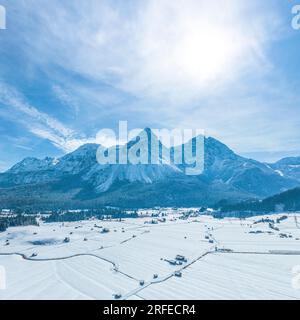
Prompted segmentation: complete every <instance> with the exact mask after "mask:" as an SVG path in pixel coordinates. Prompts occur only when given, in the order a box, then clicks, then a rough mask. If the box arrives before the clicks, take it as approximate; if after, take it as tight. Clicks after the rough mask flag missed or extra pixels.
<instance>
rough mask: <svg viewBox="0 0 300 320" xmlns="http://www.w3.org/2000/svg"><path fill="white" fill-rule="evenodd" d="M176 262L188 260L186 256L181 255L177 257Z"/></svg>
mask: <svg viewBox="0 0 300 320" xmlns="http://www.w3.org/2000/svg"><path fill="white" fill-rule="evenodd" d="M175 260H177V261H183V262H187V259H186V258H185V256H182V255H180V254H178V255H177V256H176V257H175Z"/></svg>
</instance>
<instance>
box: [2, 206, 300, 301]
mask: <svg viewBox="0 0 300 320" xmlns="http://www.w3.org/2000/svg"><path fill="white" fill-rule="evenodd" d="M159 211H161V210H155V209H153V210H152V211H151V210H148V212H146V211H143V212H142V214H143V215H145V214H146V213H148V217H147V216H144V217H140V218H136V219H125V220H123V221H121V222H120V221H100V220H90V221H81V222H72V223H64V224H62V223H50V224H44V223H41V225H40V227H37V226H26V227H14V228H9V229H8V230H7V231H6V232H3V233H0V266H3V267H4V268H5V270H6V276H7V279H6V290H0V299H112V298H113V294H116V293H120V294H122V299H130V300H131V299H133V300H135V299H299V298H300V290H296V289H294V288H293V286H292V280H293V277H294V276H295V275H293V274H292V269H293V267H294V266H296V265H299V264H300V252H299V251H300V240H297V239H299V238H300V229H299V228H300V226H299V225H298V219H299V221H300V215H299V214H292V215H289V218H288V219H286V220H283V221H282V222H281V223H279V224H278V223H276V224H275V226H276V227H278V228H279V229H280V231H276V230H273V229H271V228H270V226H269V223H262V222H261V223H254V222H257V221H259V220H260V219H261V218H262V217H252V218H249V219H246V220H239V219H234V218H226V219H222V220H217V219H214V218H212V217H211V216H198V217H191V218H188V219H186V220H182V219H179V216H180V215H181V213H183V212H188V211H189V210H188V209H177V210H175V209H173V210H171V209H165V210H164V212H165V213H166V214H167V216H166V222H158V224H150V223H145V222H150V221H151V220H152V219H153V218H152V217H150V216H149V215H150V214H151V212H152V213H154V212H156V213H157V212H159ZM149 212H150V213H149ZM282 215H283V214H279V215H269V216H268V217H269V218H270V219H274V220H276V218H278V217H281V216H282ZM264 218H266V217H264ZM103 228H107V229H109V232H108V233H101V230H103ZM250 232H252V233H250ZM253 232H260V233H253ZM281 233H284V234H287V235H290V236H291V237H290V238H289V237H288V238H281V237H280V234H281ZM66 237H69V238H70V242H69V243H66V242H64V241H63V240H64V239H65V238H66ZM205 237H209V239H210V240H212V242H213V243H210V242H209V241H208V239H206V238H205ZM85 239H86V241H84V240H85ZM7 241H8V242H9V245H5V244H6V242H7ZM215 247H217V248H218V251H216V249H215ZM222 249H230V250H233V252H224V250H223V251H222ZM276 250H277V251H276ZM278 250H284V251H278ZM276 252H277V253H278V252H279V253H280V252H281V254H276ZM283 253H290V254H283ZM176 255H183V256H184V257H185V258H186V259H187V262H184V263H183V264H182V265H172V264H171V263H169V262H168V261H171V260H174V259H175V257H176ZM177 270H178V271H179V270H180V271H181V272H182V277H181V278H179V277H175V276H174V272H175V271H177ZM154 274H157V275H158V277H157V278H154V276H153V275H154ZM141 280H144V281H145V284H144V285H143V286H142V285H140V281H141Z"/></svg>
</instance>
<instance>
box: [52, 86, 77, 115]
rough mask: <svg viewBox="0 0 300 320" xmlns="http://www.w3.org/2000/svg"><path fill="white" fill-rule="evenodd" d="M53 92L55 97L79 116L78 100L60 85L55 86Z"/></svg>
mask: <svg viewBox="0 0 300 320" xmlns="http://www.w3.org/2000/svg"><path fill="white" fill-rule="evenodd" d="M52 90H53V92H54V94H55V96H56V97H57V98H58V99H59V100H60V101H61V102H62V103H63V104H64V105H66V106H68V107H69V108H71V109H72V110H73V111H74V112H75V114H76V115H78V111H79V105H78V102H77V101H76V99H75V98H74V97H73V96H72V95H71V94H70V93H69V92H67V91H66V89H64V88H62V87H61V86H59V85H53V86H52Z"/></svg>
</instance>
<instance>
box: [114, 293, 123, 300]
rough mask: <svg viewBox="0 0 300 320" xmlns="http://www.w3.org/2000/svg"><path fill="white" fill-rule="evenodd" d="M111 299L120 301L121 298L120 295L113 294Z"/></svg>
mask: <svg viewBox="0 0 300 320" xmlns="http://www.w3.org/2000/svg"><path fill="white" fill-rule="evenodd" d="M113 297H114V299H116V300H118V299H121V298H122V295H121V293H115V294H114V295H113Z"/></svg>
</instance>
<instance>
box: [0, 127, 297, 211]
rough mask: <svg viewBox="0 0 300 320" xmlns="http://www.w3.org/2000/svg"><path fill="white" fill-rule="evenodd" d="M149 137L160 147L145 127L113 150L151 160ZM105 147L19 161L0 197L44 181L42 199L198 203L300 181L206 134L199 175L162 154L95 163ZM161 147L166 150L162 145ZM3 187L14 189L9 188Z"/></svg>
mask: <svg viewBox="0 0 300 320" xmlns="http://www.w3.org/2000/svg"><path fill="white" fill-rule="evenodd" d="M147 137H148V139H147ZM149 141H151V142H152V143H155V144H157V145H161V142H160V141H159V140H158V139H157V137H156V136H155V135H154V134H153V133H152V132H151V130H149V129H145V130H144V131H143V132H141V134H140V135H139V136H138V137H137V138H134V139H132V140H131V141H130V142H128V143H127V144H126V145H123V146H118V148H117V150H118V151H119V152H123V153H124V152H125V153H126V152H128V153H130V152H135V153H136V155H138V154H139V155H140V152H141V151H140V149H145V150H148V158H149V159H150V158H151V156H152V155H151V149H150V148H148V149H147V147H149V146H150V142H149ZM188 143H191V142H188ZM137 146H139V148H140V149H139V148H137ZM99 148H100V149H99ZM177 148H182V146H179V147H177ZM105 150H106V149H105V148H104V147H102V146H100V145H97V144H86V145H83V146H81V147H80V148H79V149H77V150H75V151H74V152H72V153H70V154H67V155H65V156H63V157H61V158H59V159H52V158H45V159H44V160H39V159H35V158H27V159H24V160H23V161H21V162H20V163H18V164H16V165H15V166H14V167H12V168H11V169H10V170H8V171H7V172H5V173H3V174H0V188H2V189H0V198H1V193H2V195H3V197H2V198H1V199H4V200H5V199H6V198H7V195H11V196H12V197H13V195H14V193H16V188H19V187H24V186H28V185H30V186H31V187H30V188H27V190H31V191H30V192H29V191H28V194H27V195H26V197H28V198H30V197H31V196H33V197H34V196H35V194H34V190H35V188H34V187H33V185H35V184H36V185H37V188H40V187H39V185H40V184H43V183H48V185H47V188H48V191H47V197H51V193H53V192H54V191H55V199H56V198H57V194H61V196H62V198H65V197H66V199H67V200H70V201H72V199H73V198H71V199H69V198H68V197H69V196H68V193H69V192H70V194H72V197H74V193H76V192H77V193H78V197H77V198H79V199H81V200H82V201H85V200H86V199H87V198H88V199H90V198H94V199H97V198H99V199H100V198H101V203H106V202H107V201H108V202H109V203H110V204H113V203H114V202H115V201H116V202H118V201H119V200H120V199H122V201H124V202H125V203H126V201H127V200H126V199H128V198H129V199H131V200H130V204H132V203H134V202H135V201H137V203H140V201H141V198H145V197H146V198H147V200H149V203H151V204H153V203H156V204H157V205H159V204H160V202H164V201H166V203H168V204H170V205H172V203H175V202H176V205H178V203H180V199H184V201H186V203H185V205H187V204H188V203H189V202H190V203H193V204H194V205H195V204H199V205H201V204H202V203H203V202H204V201H206V202H208V201H209V203H213V202H214V201H219V200H222V199H232V200H234V199H236V200H242V199H245V198H251V197H258V198H263V197H267V196H270V195H274V194H276V193H279V192H283V191H285V190H287V189H291V188H294V187H297V186H299V185H300V182H299V181H300V180H299V181H297V180H296V179H294V178H293V177H292V176H291V175H289V176H288V175H286V174H285V173H284V174H279V173H278V170H279V169H278V167H277V166H276V167H272V166H271V165H268V164H264V163H260V162H258V161H255V160H251V159H246V158H244V157H241V156H239V155H237V154H235V153H234V152H233V151H232V150H231V149H230V148H228V147H227V146H226V145H224V144H223V143H221V142H219V141H218V140H216V139H214V138H211V137H208V138H205V139H204V151H205V153H204V172H203V173H202V174H201V175H199V176H189V175H186V174H185V169H186V165H175V164H174V163H169V162H168V161H167V159H165V158H164V157H163V154H164V153H163V152H160V153H159V159H158V160H159V161H158V163H157V164H148V165H146V164H136V165H134V164H126V165H125V164H99V163H98V162H97V151H100V152H105ZM183 150H185V147H183ZM164 151H168V150H167V148H166V147H164ZM172 151H173V152H174V150H171V154H172ZM282 165H283V164H282ZM284 165H285V166H290V164H284ZM293 165H294V166H295V164H293ZM293 168H296V167H293ZM8 188H13V189H12V190H11V191H9V189H8ZM49 188H50V189H49ZM23 190H24V189H23ZM76 190H77V191H76ZM18 194H19V193H18ZM39 194H40V190H39ZM175 194H176V197H175ZM175 198H176V199H175ZM55 199H54V200H53V201H55ZM142 200H143V201H144V200H145V199H142ZM143 203H144V202H143Z"/></svg>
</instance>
